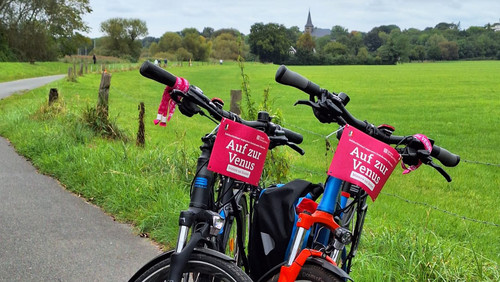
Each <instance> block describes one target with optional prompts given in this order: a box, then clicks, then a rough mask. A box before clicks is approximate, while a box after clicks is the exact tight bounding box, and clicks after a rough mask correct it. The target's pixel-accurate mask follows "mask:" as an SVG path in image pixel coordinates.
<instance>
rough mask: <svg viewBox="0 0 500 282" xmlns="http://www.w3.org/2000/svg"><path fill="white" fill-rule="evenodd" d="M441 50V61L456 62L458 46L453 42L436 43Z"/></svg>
mask: <svg viewBox="0 0 500 282" xmlns="http://www.w3.org/2000/svg"><path fill="white" fill-rule="evenodd" d="M438 46H439V49H441V58H442V59H443V60H456V59H458V44H457V43H456V42H454V41H448V40H446V41H443V42H439V43H438Z"/></svg>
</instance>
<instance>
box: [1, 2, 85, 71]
mask: <svg viewBox="0 0 500 282" xmlns="http://www.w3.org/2000/svg"><path fill="white" fill-rule="evenodd" d="M91 11H92V9H91V8H90V4H89V0H61V1H54V0H37V1H33V0H4V1H1V2H0V32H1V33H3V34H4V37H5V39H6V41H7V44H8V49H10V50H11V52H12V54H15V55H16V56H17V58H18V59H20V60H22V61H28V60H29V61H34V60H53V59H56V57H57V56H58V55H59V54H60V53H61V51H60V49H59V47H62V48H67V47H68V46H69V44H68V42H69V41H71V38H72V37H73V36H75V35H76V32H77V31H82V32H86V31H88V29H89V27H88V26H87V25H86V24H85V23H84V22H83V20H82V15H83V14H86V13H90V12H91ZM60 40H61V41H64V42H63V44H58V43H59V41H60Z"/></svg>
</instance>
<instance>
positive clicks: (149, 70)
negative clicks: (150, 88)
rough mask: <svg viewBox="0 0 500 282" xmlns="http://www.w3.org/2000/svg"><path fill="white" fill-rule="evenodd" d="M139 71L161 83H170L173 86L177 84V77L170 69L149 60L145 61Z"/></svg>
mask: <svg viewBox="0 0 500 282" xmlns="http://www.w3.org/2000/svg"><path fill="white" fill-rule="evenodd" d="M139 72H140V73H141V74H142V75H143V76H144V77H147V78H149V79H152V80H155V81H157V82H159V83H163V84H165V85H168V86H170V87H173V86H174V85H175V82H176V81H177V77H176V76H175V75H173V74H171V73H169V72H168V71H166V70H164V69H162V68H160V67H158V66H155V65H154V64H153V63H151V62H149V61H145V62H144V63H143V64H142V66H141V69H140V70H139Z"/></svg>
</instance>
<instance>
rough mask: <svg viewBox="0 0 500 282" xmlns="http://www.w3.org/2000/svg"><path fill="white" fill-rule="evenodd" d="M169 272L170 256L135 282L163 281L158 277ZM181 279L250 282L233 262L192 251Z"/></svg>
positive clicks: (165, 275)
mask: <svg viewBox="0 0 500 282" xmlns="http://www.w3.org/2000/svg"><path fill="white" fill-rule="evenodd" d="M169 272H170V257H168V258H166V259H164V260H162V261H160V262H158V263H157V264H155V265H153V266H152V267H150V268H149V269H147V270H145V271H144V273H143V274H141V275H140V276H139V278H137V279H136V280H135V282H155V281H163V280H160V278H161V277H168V273H169ZM182 281H224V282H245V281H249V282H250V281H252V280H251V279H250V277H248V276H247V275H246V274H245V273H244V272H243V271H242V270H241V269H240V268H238V266H236V265H235V264H234V263H231V262H228V261H224V260H222V259H220V258H217V257H214V256H209V255H206V254H203V253H192V254H191V256H190V257H189V260H188V262H187V263H186V265H185V266H184V273H183V278H182Z"/></svg>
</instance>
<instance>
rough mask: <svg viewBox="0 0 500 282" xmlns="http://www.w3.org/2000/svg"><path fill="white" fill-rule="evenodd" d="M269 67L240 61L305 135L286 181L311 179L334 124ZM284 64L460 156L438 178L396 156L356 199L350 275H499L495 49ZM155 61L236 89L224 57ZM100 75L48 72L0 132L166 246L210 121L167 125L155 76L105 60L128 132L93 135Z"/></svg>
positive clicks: (1, 75) (196, 79) (364, 111)
mask: <svg viewBox="0 0 500 282" xmlns="http://www.w3.org/2000/svg"><path fill="white" fill-rule="evenodd" d="M24 67H26V68H28V69H29V68H30V66H29V65H24V66H23V68H24ZM278 67H279V66H277V65H272V64H257V63H246V64H245V73H246V74H247V75H248V76H249V79H250V89H251V95H252V97H253V99H255V100H256V101H257V102H259V101H260V100H261V99H262V93H263V91H264V89H266V88H268V87H269V91H270V96H271V99H272V101H273V108H274V109H276V108H279V109H280V110H281V112H282V114H283V117H284V123H283V125H284V126H285V127H288V128H290V129H292V130H294V131H298V132H300V133H301V134H303V135H304V142H303V144H301V145H300V146H301V147H302V148H303V149H304V150H305V151H306V154H305V155H304V156H300V155H298V154H296V153H295V152H294V151H293V150H291V149H288V148H282V151H283V152H284V154H285V155H286V156H287V158H288V160H289V162H290V164H291V170H290V173H289V175H288V177H289V180H291V179H294V178H304V179H307V180H309V181H312V182H322V181H324V179H325V177H326V174H325V172H326V170H327V169H328V166H329V164H330V161H331V159H332V156H333V152H332V151H333V150H334V148H335V146H336V144H337V140H336V139H335V137H334V136H332V137H329V138H328V139H326V136H328V135H329V134H331V133H332V132H334V131H335V130H337V129H338V126H337V125H336V124H322V123H320V122H319V121H317V120H316V118H315V117H314V115H313V113H312V111H311V109H310V108H308V107H306V106H294V103H295V101H296V100H299V99H308V96H307V95H306V94H304V93H303V92H301V91H299V90H297V89H295V88H292V87H289V86H284V85H279V84H277V83H276V82H275V81H274V75H275V72H276V70H277V69H278ZM289 68H290V69H291V70H293V71H295V72H298V73H300V74H302V75H303V76H305V77H307V78H309V79H310V80H312V81H313V82H315V83H316V84H318V85H320V86H321V87H322V88H326V89H328V90H330V91H334V92H345V93H347V94H348V95H349V97H350V99H351V101H350V102H349V104H348V105H347V108H348V109H349V111H350V112H351V113H352V114H353V115H354V116H355V117H357V118H358V119H361V120H368V121H370V122H371V123H374V124H376V125H377V124H383V123H386V124H390V125H392V126H394V127H395V128H396V131H395V134H397V135H411V134H415V133H423V134H426V135H427V136H429V137H430V138H432V139H434V140H435V142H436V144H437V145H439V146H442V147H444V148H446V149H448V150H449V151H451V152H453V153H456V154H458V155H460V156H461V159H462V161H461V163H460V164H459V165H458V166H457V167H454V168H446V171H447V172H448V173H449V174H450V175H451V177H452V179H453V181H452V182H451V183H448V182H446V180H445V179H444V178H443V177H442V176H441V175H440V174H439V173H438V172H437V171H435V170H434V169H432V168H430V167H426V166H422V167H420V168H419V169H418V170H416V171H414V172H412V173H410V174H408V175H402V170H401V168H399V167H398V168H396V170H395V171H394V173H393V174H392V176H391V177H390V179H389V181H388V182H387V184H386V186H385V187H384V189H383V191H382V193H381V195H380V196H379V197H378V198H377V200H376V201H375V202H371V201H370V202H369V209H368V210H369V212H368V215H367V219H366V221H365V227H364V231H363V232H364V233H363V238H362V242H361V246H360V250H359V251H358V254H357V256H356V258H355V259H354V265H353V267H352V269H353V272H352V277H353V278H354V279H355V280H356V281H500V269H499V264H500V205H499V199H500V165H499V164H500V153H499V152H498V147H499V146H500V141H499V138H500V128H499V124H500V79H499V76H498V74H499V73H500V61H478V62H449V63H418V64H400V65H393V66H297V67H294V66H290V67H289ZM4 69H5V65H4V64H3V63H2V64H0V70H2V71H1V72H0V81H7V80H10V79H12V78H11V77H8V76H7V75H6V73H5V72H4V71H3V70H4ZM28 69H27V70H25V71H24V72H26V73H30V72H31V71H32V70H28ZM168 71H170V72H172V73H174V74H175V75H178V76H182V77H185V78H186V79H188V80H189V81H190V82H191V83H192V84H194V85H196V86H198V87H200V88H201V89H203V91H204V93H205V95H207V96H208V97H220V98H222V99H223V100H225V101H226V106H225V108H226V109H229V93H230V90H231V89H240V87H241V82H242V79H241V74H240V69H239V67H238V65H237V64H236V63H226V62H225V63H224V64H223V65H206V64H205V65H202V64H197V63H195V64H194V65H193V66H192V67H187V66H186V65H185V66H184V67H169V68H168ZM62 73H64V71H63V72H62ZM45 74H46V73H45V71H43V72H42V73H38V75H45ZM47 74H48V73H47ZM17 78H19V77H17ZM99 83H100V75H99V74H87V75H85V76H83V77H79V78H78V80H77V82H68V81H66V80H60V81H58V82H54V83H52V84H50V85H47V86H45V87H41V88H39V89H36V90H33V91H30V92H27V93H25V94H22V95H13V96H11V97H9V98H5V99H3V100H1V101H0V135H1V136H3V137H5V138H8V139H9V140H10V141H11V142H12V143H13V144H14V146H15V148H16V149H17V150H18V152H19V153H20V154H22V155H24V156H26V157H27V158H28V159H30V160H31V162H32V163H33V164H34V165H35V166H36V167H37V168H38V169H39V171H40V172H42V173H45V174H47V175H51V176H53V177H55V178H57V179H58V180H59V181H60V182H61V183H62V184H63V185H65V187H66V188H67V189H68V190H71V191H73V192H74V193H76V194H79V195H81V196H82V197H85V198H86V199H87V200H88V201H89V202H92V203H94V204H96V205H98V206H100V207H102V208H103V210H104V211H106V212H107V213H109V214H111V215H113V216H114V217H115V218H117V219H118V220H120V221H124V222H129V223H131V224H133V225H134V226H135V227H136V231H137V233H147V234H148V235H149V236H150V237H151V238H153V239H154V240H155V241H157V242H159V243H161V244H163V245H164V246H165V248H170V247H171V246H173V244H175V240H176V236H177V217H178V213H179V211H180V210H181V209H185V208H187V204H188V201H189V185H190V181H191V179H192V177H193V174H194V169H195V163H196V158H197V154H198V147H199V145H201V142H200V138H201V137H202V136H203V135H204V134H205V133H208V132H210V131H211V130H212V129H213V127H214V124H213V123H212V122H211V121H210V120H208V119H206V118H203V117H201V116H194V117H191V118H188V117H185V116H183V115H182V114H181V113H180V112H176V113H175V114H174V117H173V118H172V120H171V121H170V122H169V123H168V125H167V127H166V128H163V127H158V126H154V125H153V120H154V119H155V117H156V112H157V109H158V104H159V102H160V100H161V94H162V93H163V89H164V86H163V85H160V84H158V83H156V82H154V81H151V80H149V79H146V78H143V77H142V76H141V75H140V74H139V72H138V71H137V70H134V71H128V72H116V73H112V80H111V88H110V94H109V97H110V108H109V112H110V117H111V120H112V121H113V122H114V123H116V125H117V126H118V127H119V128H120V129H121V130H123V131H124V132H125V133H126V135H127V136H128V137H129V141H111V140H107V139H105V138H101V137H99V136H96V134H95V133H93V132H92V131H91V130H90V129H89V128H88V127H87V126H86V125H85V123H84V122H83V120H82V113H83V112H84V111H85V110H86V109H88V108H89V107H95V105H96V103H97V93H98V87H99ZM54 87H55V88H58V90H59V93H60V102H59V103H58V104H56V105H55V106H53V107H50V108H49V107H47V106H46V104H47V100H48V92H49V89H50V88H54ZM140 102H144V104H145V107H146V125H145V128H146V145H145V147H144V148H139V147H137V146H136V145H135V134H136V132H137V128H138V110H137V109H138V104H139V103H140ZM327 141H328V142H327ZM327 143H329V144H331V145H332V146H331V148H327V146H326V144H327ZM436 162H437V161H436Z"/></svg>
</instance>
